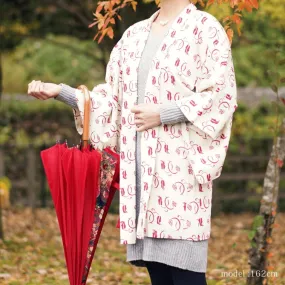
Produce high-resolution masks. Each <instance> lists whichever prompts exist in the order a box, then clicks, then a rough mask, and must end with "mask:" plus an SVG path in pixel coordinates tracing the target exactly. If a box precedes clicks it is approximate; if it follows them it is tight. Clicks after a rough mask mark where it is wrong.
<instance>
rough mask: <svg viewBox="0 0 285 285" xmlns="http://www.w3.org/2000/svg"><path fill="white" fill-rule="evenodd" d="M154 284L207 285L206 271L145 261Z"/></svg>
mask: <svg viewBox="0 0 285 285" xmlns="http://www.w3.org/2000/svg"><path fill="white" fill-rule="evenodd" d="M145 263H146V268H147V270H148V273H149V276H150V279H151V284H152V285H207V282H206V273H204V272H195V271H190V270H184V269H181V268H178V267H173V266H170V265H167V264H164V263H160V262H154V261H145Z"/></svg>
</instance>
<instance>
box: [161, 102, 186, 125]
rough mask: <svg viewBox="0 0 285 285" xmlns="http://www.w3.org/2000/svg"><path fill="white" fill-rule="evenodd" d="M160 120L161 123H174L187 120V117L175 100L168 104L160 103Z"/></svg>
mask: <svg viewBox="0 0 285 285" xmlns="http://www.w3.org/2000/svg"><path fill="white" fill-rule="evenodd" d="M159 111H160V120H161V123H162V124H176V123H179V122H188V119H187V117H186V116H185V115H184V113H183V112H182V111H181V109H180V108H179V107H178V105H177V104H176V103H175V102H172V103H168V104H161V105H160V108H159Z"/></svg>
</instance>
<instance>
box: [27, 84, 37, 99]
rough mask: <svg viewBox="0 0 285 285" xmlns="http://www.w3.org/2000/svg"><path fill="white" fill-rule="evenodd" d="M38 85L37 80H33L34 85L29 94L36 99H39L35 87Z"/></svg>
mask: <svg viewBox="0 0 285 285" xmlns="http://www.w3.org/2000/svg"><path fill="white" fill-rule="evenodd" d="M36 84H37V81H36V80H33V81H32V83H31V87H30V92H29V94H30V95H31V96H33V97H35V98H38V95H37V94H36V92H35V87H36Z"/></svg>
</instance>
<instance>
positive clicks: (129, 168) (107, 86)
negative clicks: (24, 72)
mask: <svg viewBox="0 0 285 285" xmlns="http://www.w3.org/2000/svg"><path fill="white" fill-rule="evenodd" d="M90 93H91V98H92V107H91V108H92V110H91V111H92V112H91V124H90V126H91V130H90V141H91V143H92V144H93V145H94V146H96V147H99V148H102V147H104V146H107V145H109V146H113V147H114V149H116V150H117V151H119V152H120V155H121V160H120V161H121V162H120V168H121V170H120V234H121V239H120V240H121V244H127V261H129V262H130V263H132V264H134V265H136V266H145V267H146V268H147V269H148V272H149V274H150V278H151V282H152V284H153V285H159V284H163V285H168V284H169V285H183V284H187V285H188V284H193V285H200V284H206V277H205V272H206V267H207V251H208V240H209V237H210V226H211V199H212V184H213V180H214V179H217V178H218V177H219V176H220V175H221V171H222V167H223V163H224V160H225V157H226V152H227V148H228V144H229V139H230V133H231V123H232V118H233V113H234V112H235V110H236V108H237V102H236V84H235V74H234V67H233V62H232V57H231V49H230V43H229V41H228V38H227V35H226V33H225V31H224V29H223V28H222V26H221V25H220V23H219V22H218V21H217V20H216V19H215V18H214V17H213V16H211V15H209V14H208V13H206V12H203V11H199V10H197V8H196V7H195V6H194V5H193V4H192V3H189V1H188V0H162V1H161V8H160V9H159V10H158V11H156V12H155V13H154V14H153V15H151V17H150V18H148V19H146V20H143V21H140V22H137V23H135V24H134V25H132V26H131V27H129V28H128V29H127V30H126V31H125V32H124V34H123V36H122V38H121V39H120V40H119V42H118V43H117V44H116V45H115V46H114V48H113V50H112V52H111V55H110V60H109V63H108V66H107V71H106V82H105V83H103V84H99V85H97V86H95V87H94V88H93V90H92V91H91V92H90ZM28 94H29V95H32V96H34V97H36V98H38V99H40V100H45V99H48V98H55V99H57V100H60V101H62V102H65V103H66V104H69V105H70V106H71V107H72V108H73V112H74V117H75V123H76V128H77V131H78V132H79V133H81V132H82V128H81V123H82V113H83V110H84V108H83V96H82V94H81V91H79V90H78V89H75V88H72V87H70V86H68V85H65V84H60V85H56V84H52V83H43V82H41V81H32V82H31V83H30V84H29V88H28ZM134 169H136V171H133V170H134Z"/></svg>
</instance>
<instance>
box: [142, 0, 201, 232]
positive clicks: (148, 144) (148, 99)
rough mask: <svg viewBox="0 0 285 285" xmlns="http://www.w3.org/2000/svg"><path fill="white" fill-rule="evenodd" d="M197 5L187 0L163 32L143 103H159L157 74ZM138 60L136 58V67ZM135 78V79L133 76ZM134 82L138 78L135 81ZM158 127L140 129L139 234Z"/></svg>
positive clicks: (144, 37)
mask: <svg viewBox="0 0 285 285" xmlns="http://www.w3.org/2000/svg"><path fill="white" fill-rule="evenodd" d="M193 9H196V7H195V6H194V5H193V4H192V3H190V4H189V5H187V6H186V7H185V8H184V9H183V10H182V11H181V12H180V13H179V14H178V15H177V16H176V17H175V19H174V20H173V21H172V23H171V25H170V28H169V29H168V31H167V33H166V35H165V36H164V38H163V40H162V42H161V43H160V45H159V47H158V49H157V51H156V53H155V55H154V57H153V59H152V63H151V67H150V69H149V73H148V76H147V81H146V86H145V97H144V103H148V104H159V103H160V102H161V98H160V84H161V83H162V80H161V78H160V75H161V68H162V67H163V66H167V60H168V59H169V57H171V56H174V55H171V54H170V53H169V51H170V50H171V48H170V47H171V46H172V45H175V44H176V42H175V41H176V36H175V35H176V32H177V31H178V29H180V30H181V29H182V30H183V29H185V26H184V25H185V23H187V21H186V18H187V14H188V13H190V12H191V10H193ZM159 11H160V10H158V11H156V12H155V13H154V14H153V15H152V16H151V17H150V18H149V19H148V21H147V23H146V25H145V27H144V28H143V30H142V33H141V35H140V40H139V45H138V50H139V51H140V55H139V58H141V55H142V52H143V50H144V47H145V44H146V41H147V39H148V36H149V33H150V29H151V25H152V22H153V21H154V19H155V18H156V16H157V15H158V13H159ZM139 63H140V61H139V60H138V61H137V66H136V68H138V66H139ZM136 80H137V79H136ZM136 84H137V82H136ZM158 131H159V127H155V128H152V129H149V130H146V131H144V132H143V134H142V137H141V157H142V165H143V167H142V171H141V175H142V176H141V181H142V194H141V206H140V215H139V219H138V223H139V224H140V226H139V227H138V233H137V235H138V236H141V237H143V236H144V232H143V229H144V226H145V222H146V221H145V213H146V209H147V203H148V201H149V197H150V191H151V186H152V185H153V178H154V175H155V163H156V148H157V139H158V135H159V134H158Z"/></svg>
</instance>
